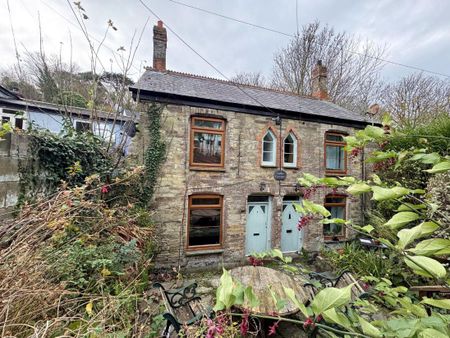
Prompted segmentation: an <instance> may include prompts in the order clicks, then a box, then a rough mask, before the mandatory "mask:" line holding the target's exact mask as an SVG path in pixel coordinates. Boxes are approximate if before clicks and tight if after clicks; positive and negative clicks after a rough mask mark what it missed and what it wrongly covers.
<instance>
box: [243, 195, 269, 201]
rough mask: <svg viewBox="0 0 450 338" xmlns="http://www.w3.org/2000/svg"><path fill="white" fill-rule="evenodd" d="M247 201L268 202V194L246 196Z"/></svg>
mask: <svg viewBox="0 0 450 338" xmlns="http://www.w3.org/2000/svg"><path fill="white" fill-rule="evenodd" d="M248 201H249V202H268V201H269V196H248Z"/></svg>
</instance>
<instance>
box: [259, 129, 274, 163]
mask: <svg viewBox="0 0 450 338" xmlns="http://www.w3.org/2000/svg"><path fill="white" fill-rule="evenodd" d="M267 135H270V136H271V137H272V143H273V147H272V161H264V153H265V151H264V139H265V138H266V136H267ZM276 163H277V138H276V136H275V134H274V133H273V132H272V131H271V130H270V129H269V130H267V132H266V133H265V134H264V136H263V138H262V139H261V165H262V166H271V167H273V166H276Z"/></svg>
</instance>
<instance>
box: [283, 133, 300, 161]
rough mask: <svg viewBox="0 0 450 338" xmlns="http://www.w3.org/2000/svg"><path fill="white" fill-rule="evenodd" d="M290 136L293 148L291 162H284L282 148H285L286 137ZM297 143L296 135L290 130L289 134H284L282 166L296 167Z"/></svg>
mask: <svg viewBox="0 0 450 338" xmlns="http://www.w3.org/2000/svg"><path fill="white" fill-rule="evenodd" d="M289 136H290V137H291V138H292V141H293V144H294V149H293V155H294V156H293V162H285V161H284V155H285V154H284V150H285V144H286V139H287V138H288V137H289ZM297 144H298V140H297V137H296V136H295V134H294V133H293V132H292V131H291V132H290V133H289V134H287V135H286V137H285V138H284V140H283V167H286V168H295V167H297V152H298V151H297V149H298V148H297Z"/></svg>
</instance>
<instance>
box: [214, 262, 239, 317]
mask: <svg viewBox="0 0 450 338" xmlns="http://www.w3.org/2000/svg"><path fill="white" fill-rule="evenodd" d="M234 286H235V285H234V283H233V278H231V275H230V273H229V272H228V271H227V270H225V269H223V273H222V276H221V277H220V285H219V287H218V288H217V291H216V305H215V306H214V311H220V310H223V309H229V308H230V307H231V306H232V305H233V304H234V303H235V301H236V295H235V294H234V291H235V290H234Z"/></svg>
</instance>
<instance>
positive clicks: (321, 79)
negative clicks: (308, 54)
mask: <svg viewBox="0 0 450 338" xmlns="http://www.w3.org/2000/svg"><path fill="white" fill-rule="evenodd" d="M327 76H328V70H327V67H325V66H323V65H322V60H317V63H316V65H315V66H314V68H313V70H312V77H311V81H312V96H313V97H315V98H317V99H319V100H328V88H327Z"/></svg>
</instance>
